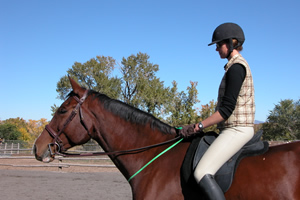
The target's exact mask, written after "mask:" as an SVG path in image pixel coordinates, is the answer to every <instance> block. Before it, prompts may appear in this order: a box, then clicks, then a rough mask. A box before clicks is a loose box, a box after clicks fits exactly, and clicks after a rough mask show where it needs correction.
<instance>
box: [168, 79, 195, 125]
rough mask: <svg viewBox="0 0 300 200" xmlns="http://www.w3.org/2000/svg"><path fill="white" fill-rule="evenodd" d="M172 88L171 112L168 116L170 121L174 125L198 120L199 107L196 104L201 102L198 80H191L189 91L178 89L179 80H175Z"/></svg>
mask: <svg viewBox="0 0 300 200" xmlns="http://www.w3.org/2000/svg"><path fill="white" fill-rule="evenodd" d="M172 84H173V87H172V88H171V95H170V97H171V101H170V105H169V111H170V112H171V115H170V117H168V120H167V121H168V122H169V123H170V124H172V125H174V126H178V125H185V124H191V123H196V122H197V118H198V115H197V108H195V104H197V103H199V102H200V100H199V99H198V97H197V95H198V90H197V89H196V87H197V84H198V83H197V82H192V81H190V84H191V85H190V86H188V87H187V93H185V92H184V91H181V92H178V91H177V89H178V88H177V82H176V81H173V83H172Z"/></svg>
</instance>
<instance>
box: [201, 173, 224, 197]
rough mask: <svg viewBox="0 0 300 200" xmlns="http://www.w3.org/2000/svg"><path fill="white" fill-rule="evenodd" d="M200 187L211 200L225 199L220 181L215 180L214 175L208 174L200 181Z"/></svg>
mask: <svg viewBox="0 0 300 200" xmlns="http://www.w3.org/2000/svg"><path fill="white" fill-rule="evenodd" d="M198 185H199V187H200V188H201V190H202V191H203V193H204V194H205V195H206V197H207V198H208V199H210V200H225V196H224V193H223V191H222V189H221V188H220V186H219V185H218V183H217V182H216V181H215V179H214V176H213V175H211V174H206V175H205V176H203V178H202V179H201V180H200V182H199V183H198Z"/></svg>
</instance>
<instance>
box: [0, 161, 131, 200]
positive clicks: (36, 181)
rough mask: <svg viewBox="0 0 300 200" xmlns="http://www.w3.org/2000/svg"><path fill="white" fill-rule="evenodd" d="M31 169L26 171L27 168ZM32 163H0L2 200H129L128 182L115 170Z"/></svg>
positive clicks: (0, 196)
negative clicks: (42, 165) (60, 166)
mask: <svg viewBox="0 0 300 200" xmlns="http://www.w3.org/2000/svg"><path fill="white" fill-rule="evenodd" d="M29 164H30V165H31V167H28V165H29ZM41 164H43V163H41V162H38V161H36V160H34V159H3V158H1V159H0V192H1V193H0V198H1V199H3V200H33V199H34V200H50V199H51V200H53V199H66V200H69V199H70V200H71V199H72V200H85V199H89V200H130V199H132V195H131V190H130V186H129V184H128V183H127V180H126V179H125V178H124V177H123V176H122V174H121V173H120V172H119V171H118V170H117V169H116V168H99V167H77V166H71V167H63V168H62V169H59V168H58V167H53V166H52V167H47V165H45V167H37V166H40V165H41Z"/></svg>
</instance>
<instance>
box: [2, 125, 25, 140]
mask: <svg viewBox="0 0 300 200" xmlns="http://www.w3.org/2000/svg"><path fill="white" fill-rule="evenodd" d="M20 137H21V132H20V131H19V130H18V127H17V126H16V125H15V124H12V123H4V124H0V138H1V139H5V140H18V139H19V138H20Z"/></svg>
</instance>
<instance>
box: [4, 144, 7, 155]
mask: <svg viewBox="0 0 300 200" xmlns="http://www.w3.org/2000/svg"><path fill="white" fill-rule="evenodd" d="M6 148H7V143H5V145H4V149H5V150H6ZM5 154H6V151H4V155H5Z"/></svg>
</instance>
